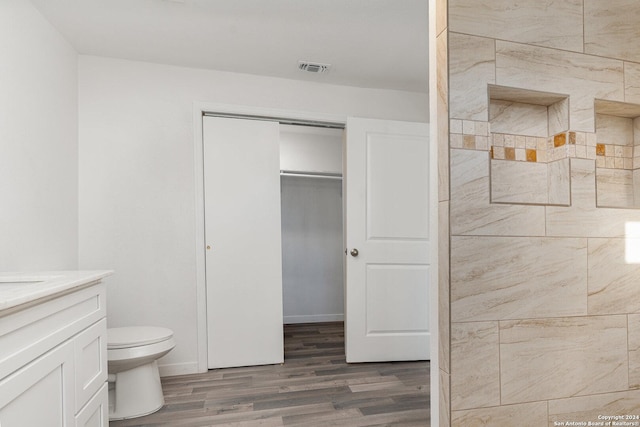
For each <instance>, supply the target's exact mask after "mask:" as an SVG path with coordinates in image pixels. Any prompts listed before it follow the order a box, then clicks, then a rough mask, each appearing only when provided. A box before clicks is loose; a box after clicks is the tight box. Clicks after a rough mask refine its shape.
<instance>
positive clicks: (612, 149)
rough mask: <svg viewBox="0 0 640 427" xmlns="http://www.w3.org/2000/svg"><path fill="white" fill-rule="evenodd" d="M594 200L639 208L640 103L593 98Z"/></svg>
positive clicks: (621, 206) (610, 204)
mask: <svg viewBox="0 0 640 427" xmlns="http://www.w3.org/2000/svg"><path fill="white" fill-rule="evenodd" d="M595 114H596V120H595V123H596V126H595V128H596V129H595V130H596V134H595V135H596V202H597V206H599V207H614V208H638V207H640V105H636V104H628V103H622V102H612V101H602V100H596V101H595Z"/></svg>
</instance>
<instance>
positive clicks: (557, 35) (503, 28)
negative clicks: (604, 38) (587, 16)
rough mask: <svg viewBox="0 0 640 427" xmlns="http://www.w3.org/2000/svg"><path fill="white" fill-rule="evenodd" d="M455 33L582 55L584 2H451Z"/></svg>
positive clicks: (464, 0) (572, 0) (451, 18)
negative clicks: (574, 52)
mask: <svg viewBox="0 0 640 427" xmlns="http://www.w3.org/2000/svg"><path fill="white" fill-rule="evenodd" d="M449 20H450V23H449V26H450V29H451V30H452V31H458V32H464V33H467V34H473V35H477V36H484V37H492V38H496V39H502V40H512V41H515V42H520V43H528V44H533V45H540V46H547V47H555V48H561V49H565V50H573V51H576V52H582V42H583V38H582V0H565V1H561V2H541V1H539V0H521V1H518V4H517V7H515V6H514V4H513V1H509V0H449Z"/></svg>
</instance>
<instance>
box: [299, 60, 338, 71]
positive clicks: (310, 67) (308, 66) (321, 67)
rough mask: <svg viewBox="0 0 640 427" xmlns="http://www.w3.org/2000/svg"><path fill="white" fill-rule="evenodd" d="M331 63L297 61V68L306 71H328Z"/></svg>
mask: <svg viewBox="0 0 640 427" xmlns="http://www.w3.org/2000/svg"><path fill="white" fill-rule="evenodd" d="M329 68H331V64H321V63H319V62H310V61H298V69H299V70H300V71H306V72H308V73H328V72H329Z"/></svg>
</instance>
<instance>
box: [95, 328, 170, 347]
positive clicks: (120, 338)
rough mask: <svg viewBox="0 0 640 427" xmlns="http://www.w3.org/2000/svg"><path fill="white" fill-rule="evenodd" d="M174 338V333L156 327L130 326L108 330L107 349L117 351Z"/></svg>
mask: <svg viewBox="0 0 640 427" xmlns="http://www.w3.org/2000/svg"><path fill="white" fill-rule="evenodd" d="M171 338H173V331H172V330H171V329H167V328H159V327H154V326H128V327H124V328H109V329H108V330H107V349H108V350H117V349H125V348H132V347H139V346H144V345H151V344H156V343H160V342H162V341H167V340H170V339H171Z"/></svg>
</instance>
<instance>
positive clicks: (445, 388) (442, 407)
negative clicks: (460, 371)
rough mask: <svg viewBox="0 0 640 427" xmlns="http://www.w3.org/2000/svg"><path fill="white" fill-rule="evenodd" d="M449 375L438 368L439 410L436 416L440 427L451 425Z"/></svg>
mask: <svg viewBox="0 0 640 427" xmlns="http://www.w3.org/2000/svg"><path fill="white" fill-rule="evenodd" d="M450 381H451V376H450V375H449V374H448V373H446V372H444V371H442V370H440V399H439V400H438V404H439V411H438V416H439V418H440V423H439V425H440V427H449V426H451V413H450V412H451V407H450V405H449V402H450V401H451V387H450Z"/></svg>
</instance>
